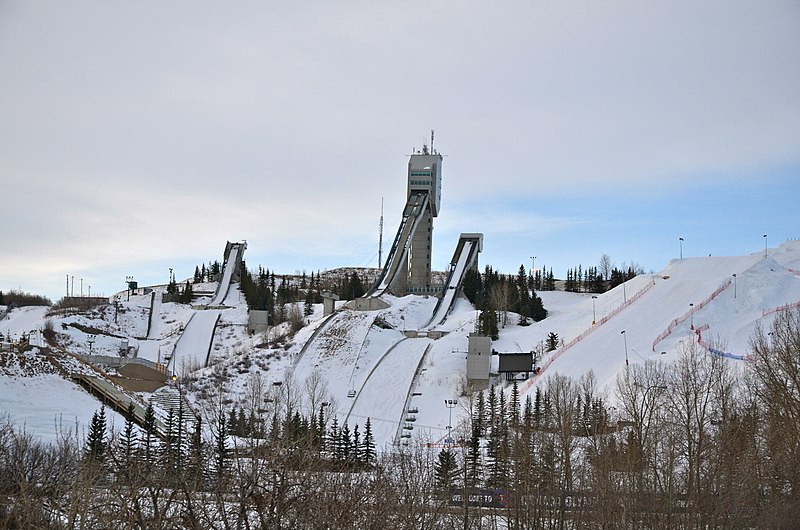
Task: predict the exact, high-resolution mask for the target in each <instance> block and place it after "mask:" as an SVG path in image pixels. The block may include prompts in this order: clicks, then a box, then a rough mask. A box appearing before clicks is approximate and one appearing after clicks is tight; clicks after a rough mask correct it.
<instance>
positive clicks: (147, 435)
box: [142, 403, 157, 464]
mask: <svg viewBox="0 0 800 530" xmlns="http://www.w3.org/2000/svg"><path fill="white" fill-rule="evenodd" d="M156 436H157V433H156V415H155V412H154V411H153V404H152V403H148V404H147V408H146V409H145V411H144V447H142V450H143V452H144V454H143V457H144V461H145V462H146V463H147V464H152V463H153V460H154V459H155V451H156Z"/></svg>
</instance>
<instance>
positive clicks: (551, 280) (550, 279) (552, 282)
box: [543, 267, 556, 291]
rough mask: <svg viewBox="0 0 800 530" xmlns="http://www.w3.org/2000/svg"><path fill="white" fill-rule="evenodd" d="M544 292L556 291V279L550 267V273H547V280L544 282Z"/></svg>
mask: <svg viewBox="0 0 800 530" xmlns="http://www.w3.org/2000/svg"><path fill="white" fill-rule="evenodd" d="M543 290H544V291H555V290H556V279H555V276H553V268H552V267H550V271H549V272H548V273H547V280H546V281H545V288H544V289H543Z"/></svg>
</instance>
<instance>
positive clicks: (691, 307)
mask: <svg viewBox="0 0 800 530" xmlns="http://www.w3.org/2000/svg"><path fill="white" fill-rule="evenodd" d="M689 312H690V315H689V316H690V317H691V326H689V329H691V330H694V304H689Z"/></svg>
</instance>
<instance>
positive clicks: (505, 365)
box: [498, 353, 533, 373]
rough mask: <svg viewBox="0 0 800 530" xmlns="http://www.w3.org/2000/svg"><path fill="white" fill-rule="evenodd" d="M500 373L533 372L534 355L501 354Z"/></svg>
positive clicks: (499, 355)
mask: <svg viewBox="0 0 800 530" xmlns="http://www.w3.org/2000/svg"><path fill="white" fill-rule="evenodd" d="M498 357H499V359H500V367H499V369H498V372H500V373H504V372H506V373H507V372H532V371H533V353H500V354H498Z"/></svg>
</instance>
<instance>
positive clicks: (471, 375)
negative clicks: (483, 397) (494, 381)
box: [467, 333, 492, 391]
mask: <svg viewBox="0 0 800 530" xmlns="http://www.w3.org/2000/svg"><path fill="white" fill-rule="evenodd" d="M491 365H492V338H491V337H484V336H483V335H478V334H476V333H470V335H469V346H468V348H467V385H468V386H469V387H470V389H471V390H472V391H477V390H486V389H487V388H489V371H490V368H491Z"/></svg>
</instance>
